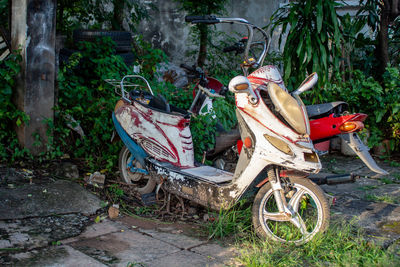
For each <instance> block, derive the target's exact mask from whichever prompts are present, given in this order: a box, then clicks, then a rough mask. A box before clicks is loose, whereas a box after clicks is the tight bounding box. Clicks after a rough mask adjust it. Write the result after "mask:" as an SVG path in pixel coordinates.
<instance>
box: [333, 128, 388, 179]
mask: <svg viewBox="0 0 400 267" xmlns="http://www.w3.org/2000/svg"><path fill="white" fill-rule="evenodd" d="M340 137H341V138H342V141H344V142H346V143H347V144H348V145H349V146H350V148H351V149H352V150H353V151H354V152H355V153H356V154H357V156H359V157H360V159H361V160H362V161H363V162H364V163H365V165H367V167H368V168H369V169H370V170H371V171H373V172H376V173H378V174H381V175H387V174H389V173H388V172H387V171H385V170H384V169H381V168H380V167H379V166H378V164H376V162H375V160H374V159H373V158H372V157H371V155H370V154H369V152H368V151H369V148H368V147H367V146H366V145H364V143H363V142H362V141H361V139H360V138H359V137H358V135H357V134H356V133H348V134H341V135H340Z"/></svg>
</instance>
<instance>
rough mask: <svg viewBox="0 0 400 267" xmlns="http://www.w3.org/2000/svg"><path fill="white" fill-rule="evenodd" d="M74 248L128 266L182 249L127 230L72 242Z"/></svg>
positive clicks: (105, 261) (104, 261)
mask: <svg viewBox="0 0 400 267" xmlns="http://www.w3.org/2000/svg"><path fill="white" fill-rule="evenodd" d="M70 246H72V247H73V248H75V249H77V250H79V251H81V252H82V253H85V254H86V255H88V256H90V257H93V258H95V259H97V260H98V261H100V262H102V263H104V264H107V265H117V266H127V264H128V263H137V262H146V261H152V260H154V259H158V258H163V257H166V256H167V255H170V254H174V253H177V252H179V251H181V249H179V248H177V247H176V246H173V245H170V244H168V243H165V242H162V241H160V240H157V239H154V238H152V237H150V236H146V235H144V234H141V233H139V232H136V231H132V230H127V231H124V232H119V233H113V234H107V235H102V236H98V237H95V238H89V239H84V240H80V241H77V242H74V243H70Z"/></svg>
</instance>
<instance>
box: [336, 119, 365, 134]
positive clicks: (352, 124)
mask: <svg viewBox="0 0 400 267" xmlns="http://www.w3.org/2000/svg"><path fill="white" fill-rule="evenodd" d="M362 128H364V123H362V122H361V121H347V122H345V123H343V124H342V125H340V127H339V130H340V131H341V132H345V133H352V132H355V131H359V130H361V129H362Z"/></svg>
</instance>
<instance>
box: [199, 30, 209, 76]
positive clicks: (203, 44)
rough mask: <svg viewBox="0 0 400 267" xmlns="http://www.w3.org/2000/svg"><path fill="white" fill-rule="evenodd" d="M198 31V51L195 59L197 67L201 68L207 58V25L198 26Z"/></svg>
mask: <svg viewBox="0 0 400 267" xmlns="http://www.w3.org/2000/svg"><path fill="white" fill-rule="evenodd" d="M198 26H199V30H200V49H199V56H198V58H197V66H199V67H201V68H202V67H203V66H204V63H205V62H206V58H207V35H208V34H207V33H208V31H207V25H198Z"/></svg>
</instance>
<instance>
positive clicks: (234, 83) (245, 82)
mask: <svg viewBox="0 0 400 267" xmlns="http://www.w3.org/2000/svg"><path fill="white" fill-rule="evenodd" d="M228 87H229V91H231V92H232V93H235V94H240V93H246V94H247V95H248V96H249V99H250V103H252V104H257V102H258V99H257V96H256V94H255V93H254V91H253V88H252V87H251V84H250V81H249V79H247V78H246V77H244V76H236V77H235V78H233V79H232V80H231V81H230V82H229V86H228Z"/></svg>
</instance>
